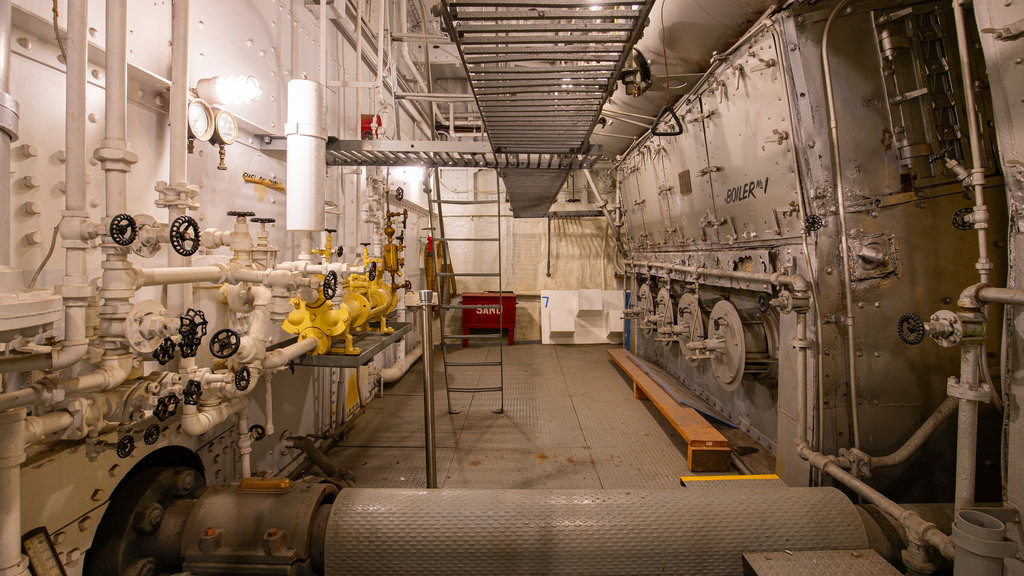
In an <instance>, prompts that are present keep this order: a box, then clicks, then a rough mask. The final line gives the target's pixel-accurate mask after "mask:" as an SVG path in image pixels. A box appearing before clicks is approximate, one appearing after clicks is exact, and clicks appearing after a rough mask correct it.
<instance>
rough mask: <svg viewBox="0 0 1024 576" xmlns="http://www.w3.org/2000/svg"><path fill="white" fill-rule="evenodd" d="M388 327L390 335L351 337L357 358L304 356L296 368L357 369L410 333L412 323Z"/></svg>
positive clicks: (289, 341) (291, 340)
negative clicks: (392, 329)
mask: <svg viewBox="0 0 1024 576" xmlns="http://www.w3.org/2000/svg"><path fill="white" fill-rule="evenodd" d="M388 326H389V327H391V328H394V329H395V331H394V332H392V333H391V334H381V333H380V332H356V333H354V334H353V335H352V345H353V346H355V347H356V348H359V349H361V350H362V352H360V353H359V355H358V356H349V355H347V354H316V355H310V354H307V355H304V356H299V357H298V358H296V359H295V365H296V366H320V367H327V368H358V367H360V366H363V365H364V364H368V363H369V362H370V360H372V359H373V357H374V356H376V355H377V354H378V353H380V352H381V351H383V350H384V349H385V348H387V347H388V346H390V345H392V344H394V343H395V342H398V341H399V340H401V339H402V337H403V336H405V335H406V334H408V333H409V332H411V331H412V322H388ZM296 340H298V337H295V338H289V339H287V340H284V341H282V342H278V343H277V344H274V345H273V346H271V347H269V348H268V350H276V349H277V348H284V347H285V346H288V345H290V344H294V343H295V341H296Z"/></svg>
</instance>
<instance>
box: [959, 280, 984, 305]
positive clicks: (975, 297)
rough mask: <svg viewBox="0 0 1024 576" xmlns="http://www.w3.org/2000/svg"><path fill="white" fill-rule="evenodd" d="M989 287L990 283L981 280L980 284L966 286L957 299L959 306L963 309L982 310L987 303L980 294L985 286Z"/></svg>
mask: <svg viewBox="0 0 1024 576" xmlns="http://www.w3.org/2000/svg"><path fill="white" fill-rule="evenodd" d="M988 287H989V285H988V284H985V283H984V282H979V283H978V284H974V285H971V286H968V287H967V288H964V291H963V292H961V293H960V297H959V298H958V299H957V301H956V305H957V306H959V307H960V309H961V310H972V311H973V310H981V308H982V306H984V305H985V303H984V302H982V301H981V298H980V297H979V294H980V293H981V290H982V289H983V288H988Z"/></svg>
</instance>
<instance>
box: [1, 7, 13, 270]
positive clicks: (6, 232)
mask: <svg viewBox="0 0 1024 576" xmlns="http://www.w3.org/2000/svg"><path fill="white" fill-rule="evenodd" d="M10 78H11V0H0V94H2V95H3V96H4V97H8V96H9V94H8V90H10ZM5 99H6V98H5ZM12 100H13V99H12ZM12 104H13V102H12ZM15 108H16V106H15ZM12 140H13V138H12V137H11V134H9V133H8V132H7V131H6V130H0V167H2V169H3V170H4V174H10V173H11V141H12ZM10 222H11V179H10V178H7V177H5V178H0V223H3V226H0V228H2V230H0V269H2V268H7V267H9V266H10V265H11V249H12V247H13V244H11V226H10Z"/></svg>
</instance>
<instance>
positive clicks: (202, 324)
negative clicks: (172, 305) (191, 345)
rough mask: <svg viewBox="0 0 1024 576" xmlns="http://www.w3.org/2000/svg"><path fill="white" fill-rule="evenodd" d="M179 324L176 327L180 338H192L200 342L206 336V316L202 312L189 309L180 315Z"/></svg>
mask: <svg viewBox="0 0 1024 576" xmlns="http://www.w3.org/2000/svg"><path fill="white" fill-rule="evenodd" d="M180 320H181V324H180V325H179V326H178V334H181V337H182V338H193V339H196V338H197V339H199V340H202V339H203V336H206V326H207V325H208V324H209V322H207V321H206V314H205V313H203V311H202V310H196V309H195V308H189V309H188V310H186V311H185V313H184V314H182V315H181V318H180Z"/></svg>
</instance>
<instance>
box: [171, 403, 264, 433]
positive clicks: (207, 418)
mask: <svg viewBox="0 0 1024 576" xmlns="http://www.w3.org/2000/svg"><path fill="white" fill-rule="evenodd" d="M248 402H249V400H248V398H241V397H239V398H229V399H227V400H225V401H223V402H220V403H218V404H215V405H213V406H193V405H191V404H185V405H184V406H182V408H181V431H182V432H184V433H185V434H188V435H189V436H202V435H203V434H206V433H207V432H209V431H210V430H212V429H213V428H214V427H215V426H218V425H220V424H223V423H224V422H225V421H226V420H227V419H228V417H229V416H231V415H232V414H235V413H237V412H238V411H240V410H242V409H243V408H245V407H246V405H247V404H248Z"/></svg>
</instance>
